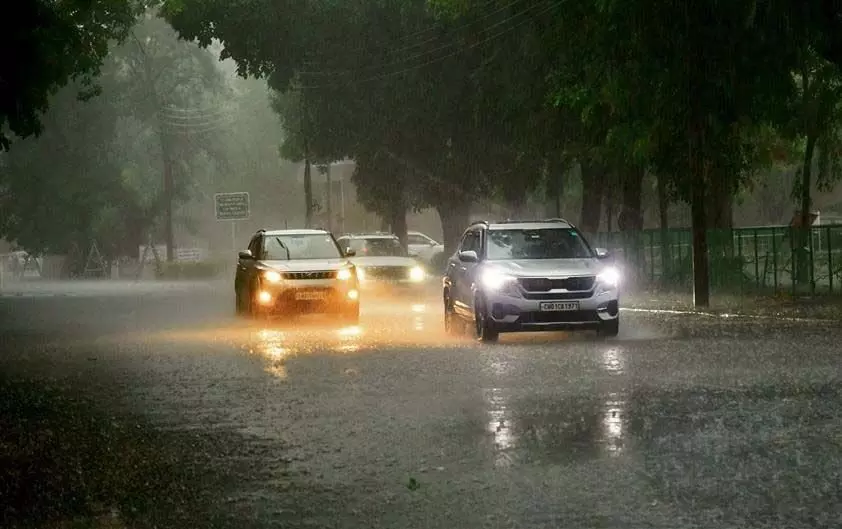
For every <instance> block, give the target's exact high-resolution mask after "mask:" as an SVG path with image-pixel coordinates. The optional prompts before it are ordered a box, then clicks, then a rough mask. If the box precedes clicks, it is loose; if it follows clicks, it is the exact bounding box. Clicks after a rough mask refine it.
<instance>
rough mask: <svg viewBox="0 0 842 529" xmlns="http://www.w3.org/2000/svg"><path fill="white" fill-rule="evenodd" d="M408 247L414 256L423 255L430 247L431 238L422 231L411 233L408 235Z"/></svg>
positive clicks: (410, 253)
mask: <svg viewBox="0 0 842 529" xmlns="http://www.w3.org/2000/svg"><path fill="white" fill-rule="evenodd" d="M407 240H408V244H407V247H408V248H407V249H408V250H409V255H410V256H412V257H423V255H422V254H423V253H424V251H425V250H426V249H427V248H429V247H430V240H429V239H427V238H426V237H424V236H423V235H421V234H420V233H411V234H409V235H408V236H407Z"/></svg>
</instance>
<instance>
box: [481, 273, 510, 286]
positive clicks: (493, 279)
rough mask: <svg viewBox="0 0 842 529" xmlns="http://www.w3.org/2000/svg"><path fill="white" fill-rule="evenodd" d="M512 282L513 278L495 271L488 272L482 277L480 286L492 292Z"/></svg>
mask: <svg viewBox="0 0 842 529" xmlns="http://www.w3.org/2000/svg"><path fill="white" fill-rule="evenodd" d="M514 280H515V278H514V277H512V276H510V275H506V274H503V273H501V272H497V271H496V270H488V271H486V272H485V273H484V274H483V275H482V284H483V285H485V286H486V287H487V288H490V289H492V290H500V289H501V288H503V287H504V286H506V285H508V284H509V283H511V282H512V281H514Z"/></svg>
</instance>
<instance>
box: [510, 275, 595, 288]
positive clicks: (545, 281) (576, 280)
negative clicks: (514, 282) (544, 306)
mask: <svg viewBox="0 0 842 529" xmlns="http://www.w3.org/2000/svg"><path fill="white" fill-rule="evenodd" d="M518 281H519V282H520V286H522V287H523V289H524V290H526V291H527V292H548V291H550V290H560V289H564V290H569V291H580V292H582V291H586V290H591V289H592V288H593V285H594V283H595V282H596V276H580V277H565V278H561V279H549V278H546V277H523V278H520V279H519V280H518Z"/></svg>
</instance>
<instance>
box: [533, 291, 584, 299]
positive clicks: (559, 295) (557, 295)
mask: <svg viewBox="0 0 842 529" xmlns="http://www.w3.org/2000/svg"><path fill="white" fill-rule="evenodd" d="M592 296H593V290H588V291H586V292H526V293H525V294H523V297H524V298H526V299H531V300H536V301H555V300H557V299H588V298H590V297H592Z"/></svg>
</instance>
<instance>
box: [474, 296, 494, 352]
mask: <svg viewBox="0 0 842 529" xmlns="http://www.w3.org/2000/svg"><path fill="white" fill-rule="evenodd" d="M474 336H475V337H476V339H477V340H479V341H481V342H484V343H492V342H496V341H497V339H498V338H499V337H500V331H498V330H497V329H496V328H495V325H494V321H493V320H492V319H491V318H489V317H488V309H487V308H486V303H485V299H484V298H483V297H481V296H480V297H477V298H476V300H474Z"/></svg>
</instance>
